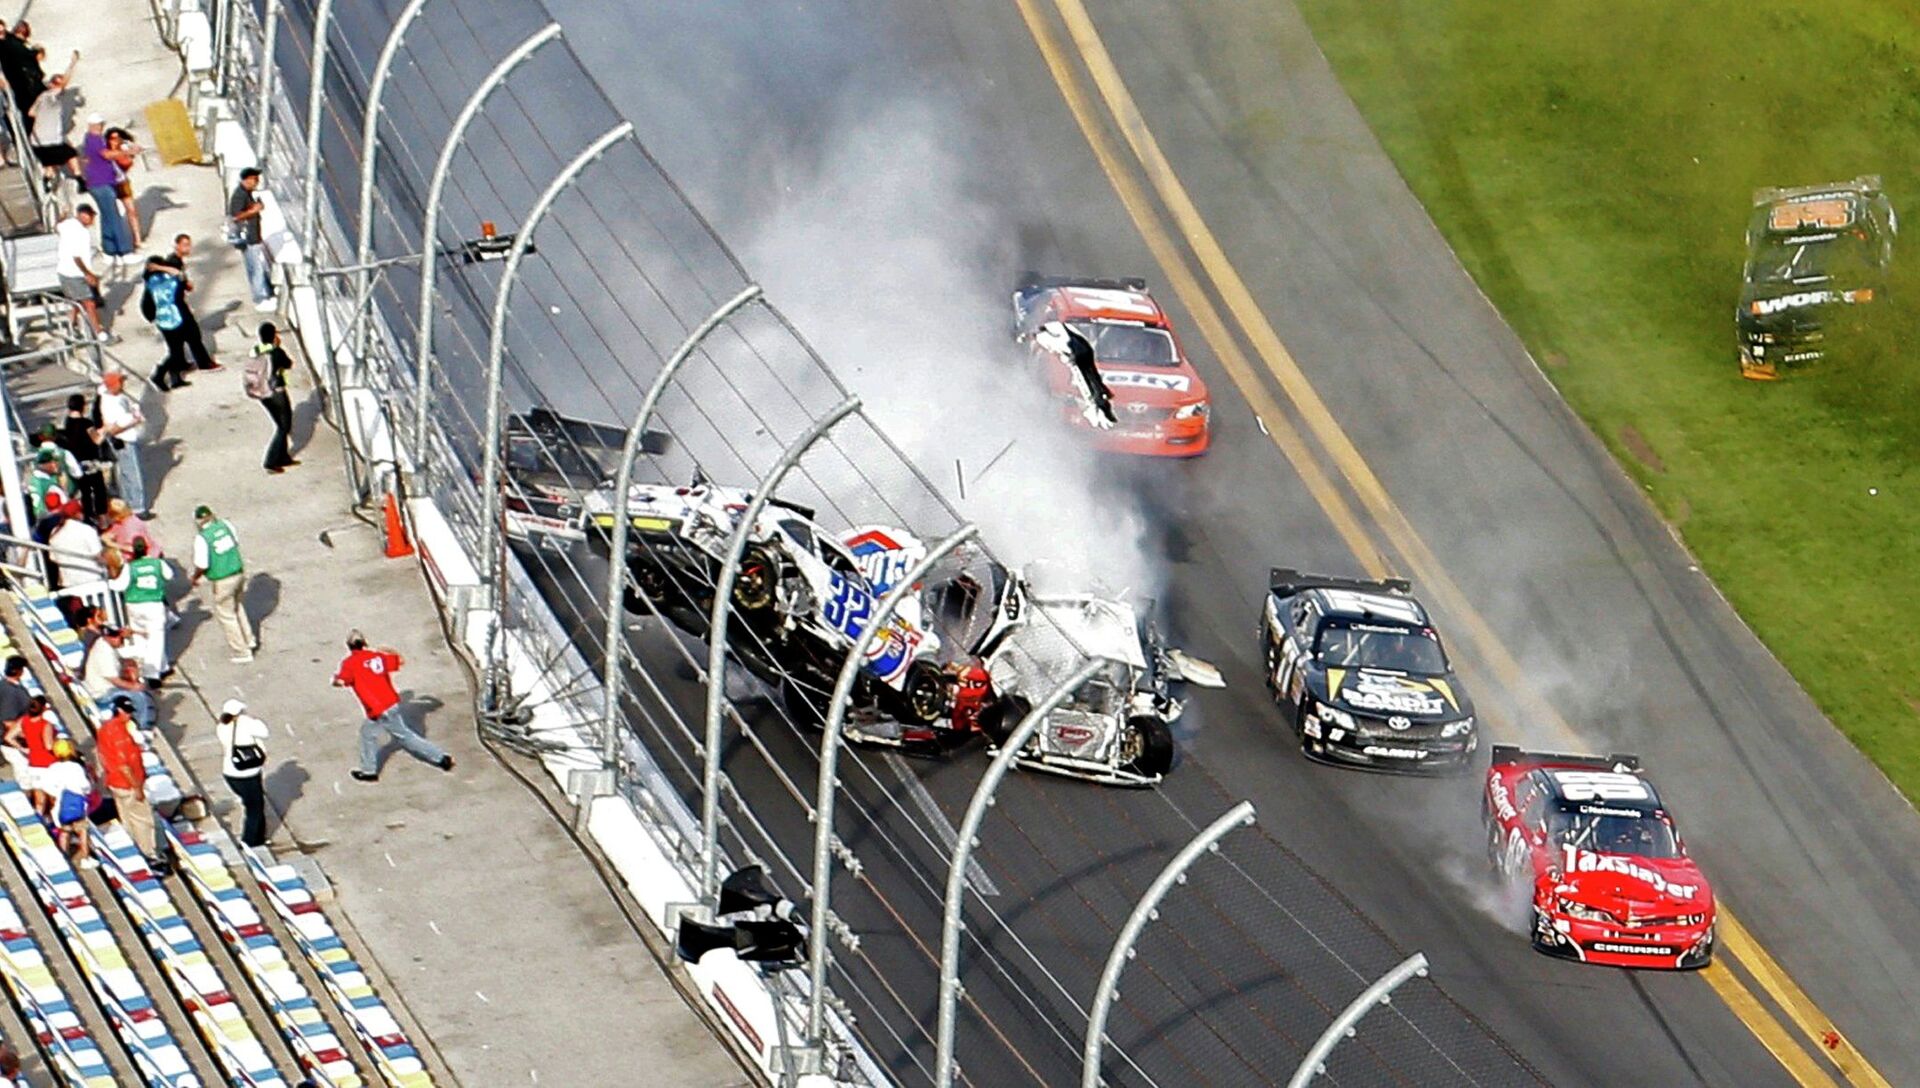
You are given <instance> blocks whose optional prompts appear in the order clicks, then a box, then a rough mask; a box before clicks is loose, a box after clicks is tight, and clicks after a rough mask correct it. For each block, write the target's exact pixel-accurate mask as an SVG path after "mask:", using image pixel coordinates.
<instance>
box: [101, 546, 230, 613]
mask: <svg viewBox="0 0 1920 1088" xmlns="http://www.w3.org/2000/svg"><path fill="white" fill-rule="evenodd" d="M228 539H229V540H231V539H232V537H231V536H229V537H228ZM124 596H125V597H126V601H127V603H128V604H154V603H157V602H160V601H164V600H166V599H167V564H166V561H165V560H163V559H161V558H159V557H158V556H152V555H149V556H144V557H142V558H139V559H135V560H134V561H133V562H131V563H128V564H127V592H126V593H125V594H124Z"/></svg>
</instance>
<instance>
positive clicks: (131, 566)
mask: <svg viewBox="0 0 1920 1088" xmlns="http://www.w3.org/2000/svg"><path fill="white" fill-rule="evenodd" d="M172 580H173V567H172V566H171V565H170V564H168V563H167V561H166V560H165V559H162V558H160V557H159V556H157V555H148V554H147V542H146V541H145V540H144V539H136V540H134V542H133V558H131V559H129V560H127V563H126V565H125V566H123V567H121V568H120V576H119V577H118V578H115V579H114V580H113V581H112V583H111V585H112V586H113V588H115V589H117V590H119V591H120V598H121V600H123V601H125V602H126V605H127V625H128V626H130V627H132V628H133V633H134V643H133V645H132V646H131V647H129V649H131V650H132V651H133V657H134V658H135V659H136V660H138V661H139V662H140V677H141V679H143V680H145V681H146V682H147V687H149V688H157V687H159V686H160V681H161V680H163V679H165V678H166V675H167V674H168V673H170V672H172V671H173V666H172V664H170V663H169V662H168V660H167V583H168V582H171V581H172Z"/></svg>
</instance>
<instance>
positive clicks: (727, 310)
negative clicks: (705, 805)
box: [600, 283, 760, 768]
mask: <svg viewBox="0 0 1920 1088" xmlns="http://www.w3.org/2000/svg"><path fill="white" fill-rule="evenodd" d="M759 297H760V285H759V284H755V283H750V284H747V286H746V287H745V288H744V289H742V290H741V292H740V293H739V294H737V295H735V296H733V297H732V298H730V299H728V300H727V301H725V302H723V303H721V304H720V308H719V309H717V310H715V311H713V312H712V313H711V314H708V315H707V319H706V320H705V321H702V322H700V324H698V325H696V326H694V329H693V331H692V332H690V333H688V334H687V338H686V339H685V340H682V341H681V342H680V346H679V347H677V348H675V349H674V351H673V354H672V355H670V356H668V357H667V361H666V364H665V365H664V366H662V367H661V368H660V373H658V374H656V375H654V377H653V384H651V385H649V386H647V394H646V396H644V397H642V398H640V410H639V411H637V412H635V413H634V415H633V424H632V425H631V426H629V427H628V428H627V439H626V441H625V442H624V443H622V444H621V446H620V469H619V471H618V472H616V473H615V474H614V478H613V524H612V525H611V526H610V527H609V530H608V531H609V532H610V533H611V534H612V540H611V541H610V543H609V545H608V548H607V648H606V660H605V662H604V663H603V671H602V674H601V690H602V691H603V692H604V693H605V694H606V703H607V708H606V709H607V717H606V723H605V725H604V729H605V732H604V733H603V734H602V735H601V737H600V762H601V763H602V764H603V765H604V766H606V767H608V768H613V767H615V766H617V765H618V761H619V755H620V741H619V728H618V727H619V718H620V688H621V681H622V680H623V679H625V676H624V674H622V673H621V671H620V646H621V644H622V643H624V642H625V641H626V640H625V638H624V637H623V636H624V633H625V632H624V628H625V627H626V617H627V608H626V595H625V594H624V593H622V592H621V590H622V589H623V588H624V587H625V586H626V581H627V534H628V531H629V530H630V529H631V528H632V526H631V524H630V516H631V515H630V514H629V512H628V500H629V499H630V498H632V496H631V495H630V494H629V492H631V491H632V490H633V462H634V461H635V459H637V458H638V457H639V455H640V440H641V436H643V435H644V434H646V430H647V423H648V422H649V421H651V420H652V419H653V410H654V409H655V408H656V407H658V406H659V404H660V398H661V397H662V396H663V395H664V394H665V393H666V391H667V386H668V384H670V383H671V382H672V381H673V376H674V375H675V374H677V373H679V372H680V365H681V364H682V363H684V362H686V361H687V360H688V359H690V358H692V356H693V353H694V350H695V349H696V348H698V347H699V346H700V345H701V343H702V342H704V341H705V340H706V338H707V335H708V334H709V333H711V332H713V330H715V329H717V328H719V327H720V324H721V322H724V321H726V320H727V319H728V318H730V317H732V316H733V315H734V314H735V313H736V312H737V311H739V309H740V308H741V307H742V306H745V305H746V304H747V303H749V302H752V301H753V300H754V299H757V298H759Z"/></svg>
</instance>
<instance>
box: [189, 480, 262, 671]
mask: <svg viewBox="0 0 1920 1088" xmlns="http://www.w3.org/2000/svg"><path fill="white" fill-rule="evenodd" d="M193 521H194V524H195V525H198V526H199V527H200V532H199V534H198V535H197V536H195V537H194V538H193V578H192V579H191V582H190V585H196V586H197V585H199V584H200V579H202V578H205V579H206V580H207V581H208V582H209V583H211V584H212V585H213V614H214V617H215V618H216V619H218V620H219V621H220V629H221V630H222V631H224V632H225V633H226V636H227V648H228V649H230V650H232V651H233V662H234V664H236V665H243V664H245V663H247V662H249V661H252V660H253V651H254V650H256V649H258V648H259V643H258V642H257V641H256V640H255V639H254V637H253V625H252V624H251V623H249V622H247V606H246V600H245V597H246V592H247V568H246V564H245V563H244V562H242V561H241V559H240V538H239V537H237V536H235V535H234V532H233V526H231V525H228V524H227V523H226V522H224V521H222V520H220V519H219V518H216V517H214V516H213V508H212V507H208V506H199V507H195V508H194V511H193Z"/></svg>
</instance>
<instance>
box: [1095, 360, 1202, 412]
mask: <svg viewBox="0 0 1920 1088" xmlns="http://www.w3.org/2000/svg"><path fill="white" fill-rule="evenodd" d="M1095 365H1096V366H1098V368H1099V370H1100V380H1102V381H1104V382H1106V383H1107V390H1108V391H1109V392H1111V393H1112V394H1113V399H1114V400H1116V401H1119V402H1120V403H1122V404H1148V405H1153V406H1155V407H1161V408H1174V407H1177V406H1179V405H1182V404H1192V403H1193V402H1194V401H1196V400H1206V399H1207V385H1206V383H1205V382H1203V381H1201V380H1200V375H1198V374H1196V373H1194V372H1193V368H1192V367H1187V366H1177V367H1175V366H1136V365H1133V364H1130V363H1098V364H1095Z"/></svg>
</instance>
